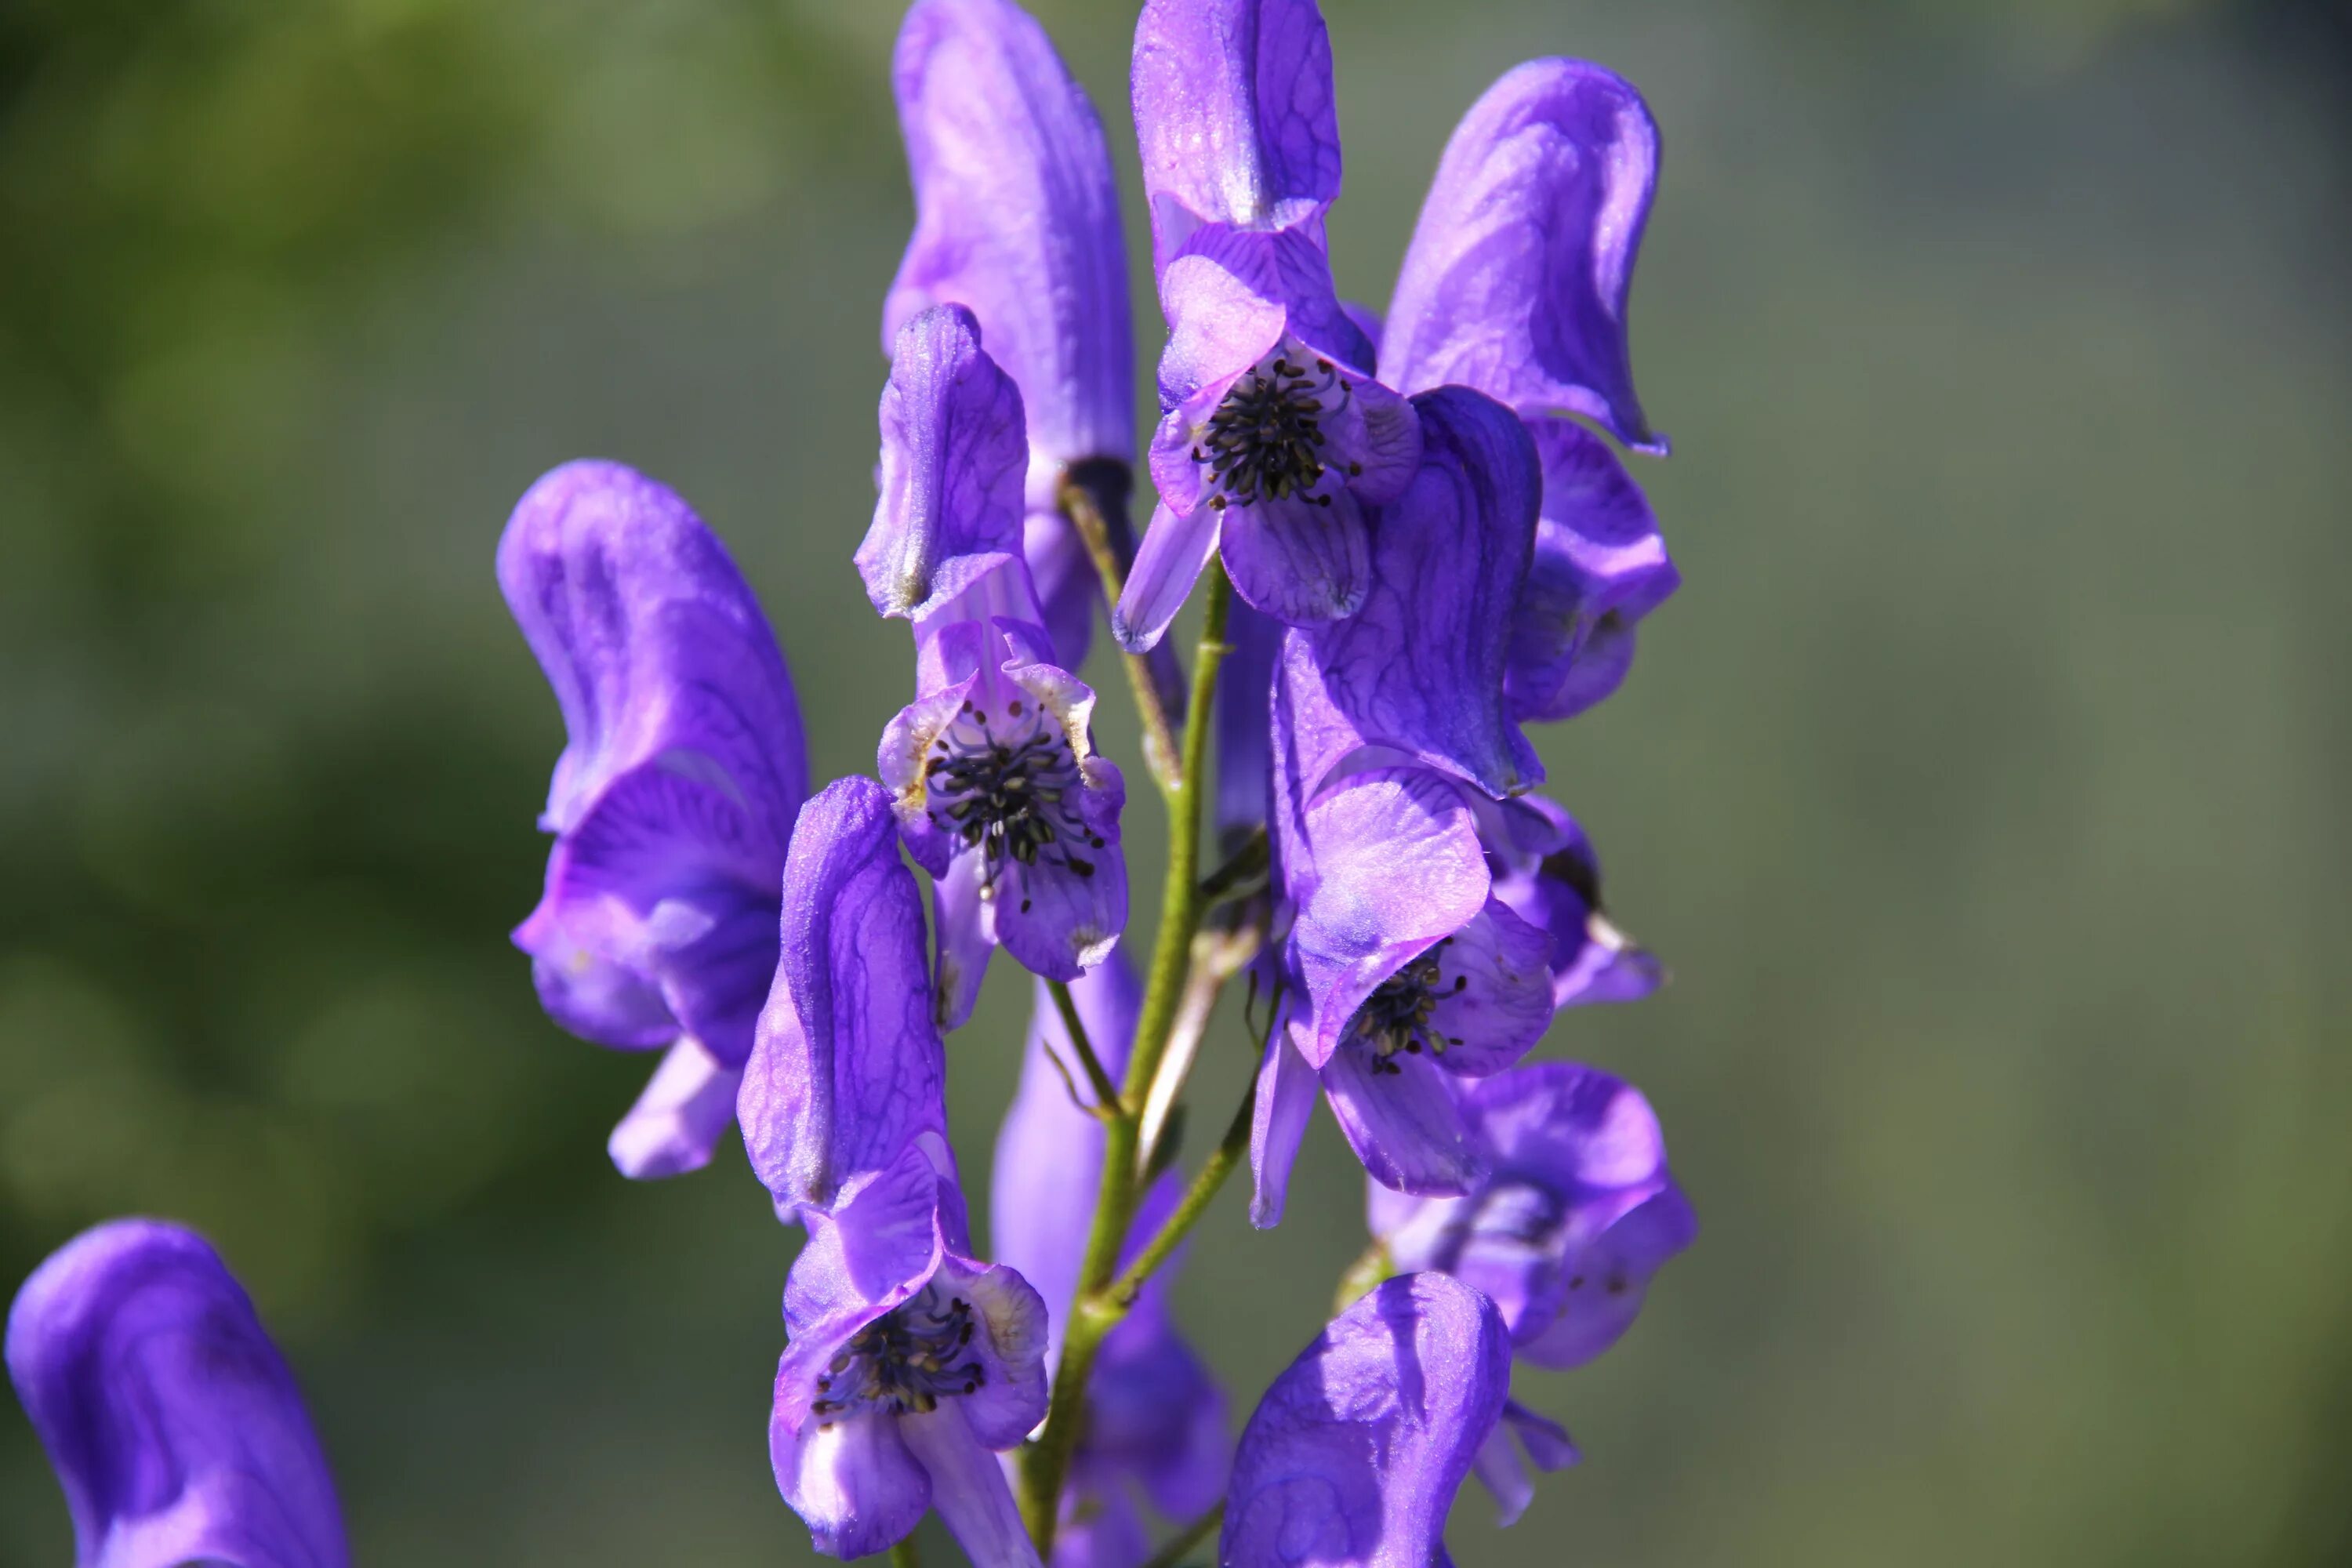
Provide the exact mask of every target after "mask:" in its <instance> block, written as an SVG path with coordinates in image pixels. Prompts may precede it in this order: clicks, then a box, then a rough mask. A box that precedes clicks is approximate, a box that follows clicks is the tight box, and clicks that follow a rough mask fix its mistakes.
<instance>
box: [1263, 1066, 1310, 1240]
mask: <svg viewBox="0 0 2352 1568" xmlns="http://www.w3.org/2000/svg"><path fill="white" fill-rule="evenodd" d="M1316 1088H1317V1083H1316V1077H1315V1069H1314V1068H1312V1067H1311V1066H1309V1065H1308V1064H1307V1058H1305V1057H1303V1056H1301V1055H1300V1054H1299V1051H1298V1047H1297V1046H1296V1045H1295V1044H1294V1043H1293V1039H1292V1031H1291V1030H1290V1029H1288V1028H1278V1029H1274V1030H1271V1031H1269V1032H1268V1033H1267V1036H1266V1041H1265V1058H1264V1059H1263V1060H1262V1061H1261V1062H1260V1063H1259V1066H1258V1069H1257V1097H1256V1099H1255V1100H1254V1101H1253V1102H1252V1105H1251V1110H1250V1174H1251V1175H1252V1176H1253V1177H1255V1183H1256V1190H1255V1193H1254V1194H1252V1196H1251V1198H1250V1224H1252V1225H1254V1226H1256V1227H1257V1228H1258V1229H1260V1230H1272V1229H1273V1228H1274V1227H1275V1226H1277V1225H1280V1224H1281V1223H1282V1209H1283V1205H1284V1203H1285V1201H1286V1199H1287V1198H1288V1197H1289V1195H1290V1168H1291V1166H1293V1165H1294V1164H1296V1163H1297V1162H1298V1145H1299V1142H1301V1141H1302V1140H1303V1139H1305V1137H1306V1136H1307V1119H1308V1118H1309V1117H1310V1116H1312V1115H1313V1114H1314V1113H1315V1090H1316Z"/></svg>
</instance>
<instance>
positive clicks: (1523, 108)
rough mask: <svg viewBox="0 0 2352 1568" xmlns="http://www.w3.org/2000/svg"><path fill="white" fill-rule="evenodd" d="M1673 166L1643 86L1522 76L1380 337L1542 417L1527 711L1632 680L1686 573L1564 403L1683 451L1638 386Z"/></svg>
mask: <svg viewBox="0 0 2352 1568" xmlns="http://www.w3.org/2000/svg"><path fill="white" fill-rule="evenodd" d="M1657 171H1658V132H1657V127H1656V125H1655V123H1654V121H1652V120H1651V118H1650V111H1649V110H1648V108H1647V106H1645V105H1644V104H1643V101H1642V97H1641V94H1640V93H1638V92H1636V91H1635V90H1634V89H1633V86H1632V84H1631V83H1629V82H1627V81H1625V80H1624V79H1622V78H1620V77H1618V76H1616V75H1614V74H1612V73H1611V72H1610V71H1607V70H1604V69H1602V68H1601V67H1599V66H1595V65H1590V64H1587V63H1585V62H1583V61H1580V60H1566V59H1540V60H1530V61H1528V63H1527V64H1525V65H1522V66H1520V67H1518V68H1516V69H1514V70H1512V71H1510V72H1508V73H1507V74H1506V75H1505V76H1504V77H1503V78H1502V79H1501V80H1499V81H1497V82H1496V84H1495V85H1494V87H1492V88H1491V89H1488V90H1487V92H1486V96H1485V97H1484V98H1482V99H1480V100H1478V102H1477V104H1476V105H1475V107H1474V108H1472V110H1470V112H1469V113H1468V114H1467V115H1465V116H1464V118H1463V121H1462V123H1461V125H1460V126H1459V127H1457V128H1456V130H1455V131H1454V136H1453V139H1452V141H1451V142H1448V143H1447V145H1446V149H1445V156H1444V160H1443V162H1441V163H1439V165H1438V170H1437V177H1436V179H1435V180H1434V181H1433V183H1432V184H1431V186H1430V190H1429V196H1428V200H1427V202H1426V203H1425V205H1423V208H1422V213H1421V220H1420V223H1419V224H1418V225H1417V226H1416V227H1415V229H1414V231H1413V237H1412V245H1411V247H1409V248H1408V249H1407V250H1406V252H1405V259H1404V268H1403V270H1402V274H1401V275H1400V277H1399V279H1398V280H1397V289H1396V294H1395V297H1394V299H1393V300H1392V301H1391V306H1390V310H1389V315H1388V321H1387V326H1386V329H1385V331H1384V333H1383V335H1382V338H1381V371H1382V373H1383V374H1385V375H1386V376H1387V377H1388V378H1389V380H1390V381H1391V383H1392V384H1395V385H1396V386H1398V387H1399V388H1401V389H1402V390H1403V391H1405V392H1409V393H1410V392H1418V391H1421V390H1423V389H1424V388H1426V387H1432V386H1437V385H1440V384H1445V383H1454V384H1461V385H1465V386H1473V387H1475V388H1477V389H1478V390H1479V391H1481V392H1484V393H1486V394H1487V395H1490V396H1493V397H1496V398H1498V399H1500V400H1501V401H1503V402H1504V403H1507V404H1509V405H1511V406H1512V407H1513V408H1515V409H1517V411H1518V412H1519V413H1520V414H1521V415H1523V416H1526V418H1527V419H1528V424H1529V427H1530V429H1531V430H1532V431H1533V432H1534V434H1535V438H1536V444H1537V447H1538V449H1539V451H1540V452H1541V453H1542V457H1543V468H1544V521H1543V526H1542V528H1541V529H1540V530H1539V531H1538V535H1537V543H1536V561H1535V568H1534V570H1533V572H1532V573H1531V574H1530V575H1529V578H1528V594H1527V597H1526V599H1525V600H1524V601H1523V603H1522V604H1521V605H1520V607H1519V612H1518V616H1517V624H1516V626H1515V627H1514V634H1513V638H1512V655H1511V703H1512V708H1513V710H1514V711H1515V712H1516V713H1517V716H1518V717H1520V718H1522V719H1528V720H1538V719H1546V720H1548V719H1565V718H1568V717H1570V716H1571V715H1572V714H1575V713H1578V712H1580V711H1582V710H1584V709H1586V708H1589V707H1591V705H1592V704H1593V703H1595V702H1598V701H1599V700H1601V699H1602V698H1604V697H1606V696H1608V695H1609V693H1610V692H1612V691H1613V690H1615V689H1616V688H1617V686H1618V685H1619V683H1620V682H1622V680H1623V679H1624V676H1625V670H1626V668H1627V666H1628V665H1629V664H1630V662H1631V660H1632V658H1633V626H1634V623H1635V622H1637V621H1639V620H1640V619H1641V618H1642V617H1643V616H1645V615H1647V614H1648V613H1649V612H1650V611H1651V610H1653V609H1654V608H1655V607H1656V606H1657V605H1659V604H1661V603H1663V602H1664V600H1665V598H1666V597H1667V596H1668V595H1671V594H1672V593H1673V592H1674V591H1675V587H1676V585H1677V584H1678V583H1679V578H1678V576H1677V574H1676V573H1675V568H1674V564H1673V563H1672V562H1671V561H1670V560H1668V559H1667V556H1666V551H1665V544H1664V541H1663V540H1662V539H1661V538H1660V537H1659V533H1658V525H1657V520H1656V518H1655V517H1654V516H1653V515H1652V513H1651V511H1650V508H1649V505H1648V503H1647V502H1646V501H1645V500H1643V496H1642V492H1641V489H1639V487H1637V486H1636V485H1635V484H1634V483H1633V479H1631V478H1630V477H1628V476H1627V474H1626V472H1625V470H1624V467H1623V465H1622V464H1621V463H1620V462H1619V461H1618V459H1617V458H1616V456H1615V455H1614V454H1613V453H1612V452H1611V451H1610V449H1609V447H1608V445H1607V444H1606V443H1605V442H1603V441H1601V440H1600V439H1599V438H1597V437H1594V436H1592V435H1591V434H1590V433H1589V432H1588V431H1586V430H1585V429H1584V428H1583V427H1582V426H1579V425H1577V424H1575V423H1574V422H1573V421H1572V420H1570V419H1569V418H1567V417H1565V416H1569V415H1575V416H1582V417H1584V418H1589V419H1593V420H1597V421H1599V422H1600V423H1601V425H1602V426H1605V427H1606V428H1607V429H1608V430H1609V431H1610V432H1611V434H1612V435H1614V436H1615V437H1617V438H1618V439H1619V440H1621V441H1623V442H1625V443H1626V444H1627V445H1629V446H1631V447H1634V448H1635V449H1636V450H1640V451H1645V452H1656V453H1663V452H1664V451H1665V449H1666V443H1665V440H1664V437H1657V436H1654V435H1652V434H1651V432H1650V428H1649V426H1648V425H1647V424H1646V423H1645V422H1644V420H1643V416H1642V405H1641V403H1640V401H1639V400H1638V399H1637V398H1636V397H1635V396H1634V394H1633V358H1632V353H1631V351H1630V349H1629V347H1628V343H1627V338H1626V331H1625V301H1626V295H1627V291H1628V290H1629V289H1631V287H1632V284H1633V262H1634V258H1635V255H1636V253H1637V252H1638V250H1639V249H1640V247H1641V243H1642V230H1643V225H1644V223H1645V222H1646V221H1647V219H1648V217H1649V212H1650V200H1651V197H1652V195H1653V194H1654V191H1655V189H1656V185H1657Z"/></svg>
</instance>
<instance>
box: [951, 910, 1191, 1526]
mask: <svg viewBox="0 0 2352 1568" xmlns="http://www.w3.org/2000/svg"><path fill="white" fill-rule="evenodd" d="M1070 992H1071V998H1072V1000H1073V1001H1074V1002H1075V1003H1076V1005H1077V1010H1078V1017H1079V1022H1080V1023H1081V1024H1082V1025H1083V1026H1085V1028H1086V1031H1087V1040H1088V1041H1089V1043H1091V1044H1092V1045H1093V1047H1095V1050H1096V1051H1097V1055H1098V1056H1099V1057H1100V1058H1101V1059H1102V1063H1103V1066H1104V1067H1105V1068H1106V1069H1107V1070H1108V1072H1109V1073H1110V1074H1111V1077H1112V1079H1114V1081H1116V1080H1117V1079H1118V1078H1119V1077H1120V1076H1121V1075H1122V1074H1123V1073H1124V1072H1125V1070H1126V1065H1127V1058H1128V1052H1129V1047H1130V1046H1131V1044H1132V1043H1133V1038H1134V1033H1135V1021H1136V1016H1137V1014H1138V1012H1139V1011H1140V1009H1141V1007H1142V1002H1143V997H1142V990H1141V987H1140V986H1139V984H1137V981H1136V977H1135V974H1134V972H1133V970H1132V969H1130V968H1129V965H1128V964H1127V963H1126V962H1125V960H1124V959H1122V958H1120V957H1118V955H1113V957H1112V958H1111V960H1110V961H1109V962H1108V963H1105V964H1103V965H1102V966H1101V967H1100V968H1098V969H1096V970H1094V971H1093V972H1092V973H1089V974H1088V975H1087V977H1086V978H1085V979H1083V980H1081V981H1079V982H1077V983H1076V984H1074V985H1072V986H1071V987H1070ZM1055 1058H1059V1060H1060V1061H1061V1063H1062V1064H1063V1066H1062V1068H1056V1067H1055ZM1074 1063H1075V1057H1074V1053H1073V1051H1072V1047H1071V1043H1070V1039H1069V1033H1068V1030H1067V1028H1066V1026H1065V1025H1064V1024H1063V1022H1062V1017H1061V1014H1060V1012H1059V1010H1058V1009H1057V1008H1056V1007H1055V1005H1054V1003H1053V999H1052V998H1051V997H1050V996H1049V995H1048V994H1046V992H1045V985H1044V983H1042V982H1040V983H1039V984H1038V985H1037V995H1036V1000H1035V1005H1034V1011H1033V1012H1032V1015H1031V1018H1030V1025H1029V1043H1028V1052H1027V1056H1026V1058H1025V1059H1024V1063H1023V1066H1022V1069H1021V1087H1020V1089H1019V1091H1018V1092H1017V1094H1016V1095H1015V1096H1014V1099H1013V1106H1012V1109H1011V1110H1008V1111H1007V1112H1006V1113H1005V1118H1004V1124H1003V1128H1002V1129H1001V1130H1000V1131H999V1132H998V1134H997V1139H996V1179H995V1183H994V1186H993V1194H992V1201H991V1213H992V1223H991V1232H990V1234H991V1236H992V1239H993V1242H994V1248H995V1253H996V1256H997V1258H999V1259H1000V1260H1001V1261H1003V1263H1004V1264H1006V1265H1007V1266H1009V1267H1011V1268H1017V1269H1019V1270H1020V1271H1021V1273H1022V1275H1023V1277H1024V1278H1025V1279H1028V1280H1029V1282H1030V1283H1031V1284H1033V1285H1034V1286H1035V1287H1036V1288H1037V1289H1038V1290H1039V1292H1040V1293H1041V1294H1042V1295H1043V1296H1044V1297H1045V1300H1046V1303H1047V1306H1048V1310H1049V1311H1051V1312H1053V1313H1054V1314H1055V1316H1054V1330H1053V1332H1052V1334H1051V1336H1050V1340H1051V1346H1052V1348H1051V1351H1050V1352H1049V1360H1056V1361H1057V1360H1058V1359H1059V1353H1060V1350H1059V1347H1060V1339H1061V1333H1060V1331H1061V1326H1062V1319H1063V1316H1064V1314H1063V1310H1062V1309H1063V1308H1064V1307H1065V1306H1066V1304H1067V1303H1068V1302H1069V1301H1071V1300H1073V1299H1074V1298H1075V1297H1076V1292H1077V1286H1078V1272H1079V1268H1080V1266H1081V1263H1082V1261H1083V1258H1084V1256H1085V1252H1086V1246H1087V1229H1088V1226H1089V1224H1090V1222H1091V1221H1092V1218H1093V1215H1094V1203H1095V1195H1096V1191H1097V1183H1098V1182H1099V1180H1100V1177H1101V1173H1102V1159H1103V1146H1104V1142H1105V1135H1104V1132H1103V1128H1102V1124H1101V1123H1100V1122H1099V1121H1096V1120H1095V1119H1094V1118H1093V1117H1092V1116H1090V1115H1088V1114H1087V1112H1086V1111H1084V1110H1080V1109H1079V1108H1078V1107H1077V1105H1076V1103H1074V1102H1073V1100H1072V1099H1071V1093H1072V1089H1071V1086H1070V1080H1068V1079H1065V1078H1064V1077H1063V1076H1062V1075H1063V1070H1064V1069H1067V1070H1068V1071H1070V1072H1072V1073H1073V1074H1075V1073H1076V1067H1075V1065H1074ZM1179 1196H1180V1184H1179V1183H1178V1180H1177V1177H1176V1173H1174V1172H1173V1171H1170V1172H1168V1173H1164V1174H1163V1175H1162V1176H1161V1177H1160V1180H1159V1181H1157V1182H1155V1183H1154V1184H1152V1186H1151V1188H1150V1190H1149V1191H1148V1192H1147V1193H1146V1194H1144V1197H1143V1200H1142V1202H1141V1203H1140V1205H1139V1206H1138V1212H1137V1215H1136V1219H1135V1223H1134V1225H1133V1226H1131V1227H1130V1230H1129V1237H1130V1240H1129V1247H1130V1250H1131V1251H1133V1250H1139V1249H1140V1248H1141V1247H1142V1246H1143V1245H1144V1243H1145V1242H1146V1241H1147V1240H1148V1239H1149V1238H1150V1237H1151V1236H1152V1235H1153V1234H1154V1233H1156V1232H1157V1231H1158V1229H1159V1228H1160V1224H1161V1222H1162V1221H1163V1220H1164V1219H1165V1218H1166V1217H1167V1215H1168V1214H1169V1212H1170V1211H1171V1209H1173V1208H1174V1206H1175V1205H1176V1202H1177V1200H1178V1197H1179ZM1175 1269H1176V1264H1175V1262H1173V1261H1171V1263H1169V1264H1168V1265H1166V1266H1164V1267H1162V1268H1160V1270H1159V1271H1158V1272H1157V1273H1155V1274H1154V1275H1153V1276H1152V1277H1151V1279H1150V1281H1149V1282H1148V1283H1147V1284H1146V1285H1145V1287H1144V1289H1143V1293H1142V1295H1141V1296H1140V1297H1139V1298H1138V1299H1137V1300H1136V1303H1135V1306H1134V1308H1133V1309H1132V1310H1130V1311H1129V1313H1128V1315H1127V1316H1126V1318H1124V1319H1123V1320H1121V1321H1120V1322H1119V1324H1118V1327H1116V1328H1114V1329H1112V1330H1111V1331H1110V1332H1109V1333H1108V1334H1107V1335H1105V1336H1104V1339H1103V1342H1102V1344H1101V1346H1100V1348H1099V1350H1098V1351H1097V1355H1096V1360H1095V1364H1094V1371H1093V1374H1092V1376H1091V1377H1090V1378H1089V1380H1088V1382H1087V1412H1086V1417H1085V1420H1084V1422H1083V1424H1082V1425H1081V1426H1080V1427H1079V1436H1078V1443H1077V1447H1076V1452H1075V1453H1074V1455H1073V1456H1072V1458H1071V1462H1070V1471H1069V1479H1068V1482H1067V1484H1066V1487H1065V1489H1064V1492H1063V1501H1062V1517H1061V1523H1060V1528H1059V1529H1058V1530H1057V1531H1055V1536H1054V1556H1053V1562H1054V1564H1055V1568H1135V1565H1136V1564H1138V1563H1142V1562H1143V1561H1145V1559H1147V1558H1148V1557H1149V1556H1150V1544H1149V1542H1148V1540H1147V1538H1146V1536H1145V1534H1144V1529H1143V1521H1142V1519H1141V1517H1140V1515H1139V1512H1138V1510H1137V1508H1136V1504H1135V1500H1134V1497H1133V1492H1134V1490H1135V1489H1138V1488H1139V1489H1141V1490H1142V1492H1143V1494H1144V1495H1145V1496H1146V1497H1147V1498H1149V1499H1150V1501H1151V1504H1152V1506H1153V1508H1155V1509H1156V1510H1159V1512H1160V1513H1161V1514H1162V1515H1164V1516H1165V1517H1167V1518H1170V1519H1190V1518H1192V1516H1194V1515H1196V1514H1198V1513H1200V1512H1202V1510H1205V1509H1206V1508H1208V1506H1209V1505H1210V1504H1211V1503H1213V1502H1214V1501H1215V1500H1216V1499H1217V1496H1218V1494H1219V1492H1220V1491H1221V1489H1223V1486H1224V1481H1225V1460H1226V1458H1227V1456H1228V1455H1229V1453H1230V1451H1231V1444H1230V1443H1229V1442H1228V1440H1227V1438H1226V1436H1225V1404H1224V1396H1223V1394H1222V1393H1220V1392H1219V1390H1218V1388H1217V1385H1216V1383H1215V1381H1214V1380H1213V1378H1212V1377H1211V1376H1210V1374H1209V1371H1208V1369H1207V1368H1206V1367H1205V1366H1203V1365H1202V1363H1201V1360H1200V1358H1199V1357H1198V1356H1196V1355H1194V1354H1193V1353H1192V1349H1191V1347H1190V1346H1188V1345H1187V1344H1185V1342H1184V1341H1183V1339H1182V1337H1181V1335H1180V1334H1179V1333H1178V1331H1177V1329H1176V1324H1175V1319H1174V1315H1173V1311H1172V1309H1171V1305H1170V1302H1169V1300H1168V1293H1169V1290H1170V1289H1171V1285H1172V1283H1173V1279H1174V1275H1175Z"/></svg>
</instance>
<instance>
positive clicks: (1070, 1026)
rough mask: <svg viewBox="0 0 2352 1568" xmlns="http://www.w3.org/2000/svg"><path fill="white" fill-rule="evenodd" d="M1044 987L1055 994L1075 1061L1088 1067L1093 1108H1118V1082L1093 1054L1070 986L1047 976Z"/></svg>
mask: <svg viewBox="0 0 2352 1568" xmlns="http://www.w3.org/2000/svg"><path fill="white" fill-rule="evenodd" d="M1045 989H1046V990H1048V991H1050V992H1052V993H1053V994H1054V1005H1055V1008H1056V1009H1057V1010H1058V1011H1059V1012H1060V1013H1061V1015H1062V1027H1063V1028H1064V1029H1066V1030H1067V1031H1068V1033H1069V1037H1070V1048H1071V1049H1072V1050H1074V1051H1076V1052H1077V1054H1078V1065H1079V1066H1081V1067H1083V1068H1086V1069H1087V1087H1088V1088H1090V1089H1093V1090H1094V1091H1095V1108H1096V1110H1118V1085H1117V1084H1115V1083H1113V1082H1111V1080H1110V1074H1109V1073H1108V1072H1107V1071H1105V1070H1104V1068H1103V1065H1102V1058H1100V1057H1098V1056H1097V1055H1095V1047H1094V1042H1093V1041H1092V1040H1089V1039H1088V1038H1087V1026H1086V1021H1085V1020H1084V1019H1082V1018H1080V1017H1079V1016H1078V1005H1077V1003H1076V1000H1074V999H1073V998H1072V997H1071V995H1070V988H1069V987H1068V986H1067V985H1066V984H1063V983H1062V982H1061V981H1059V980H1048V981H1047V982H1045Z"/></svg>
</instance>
